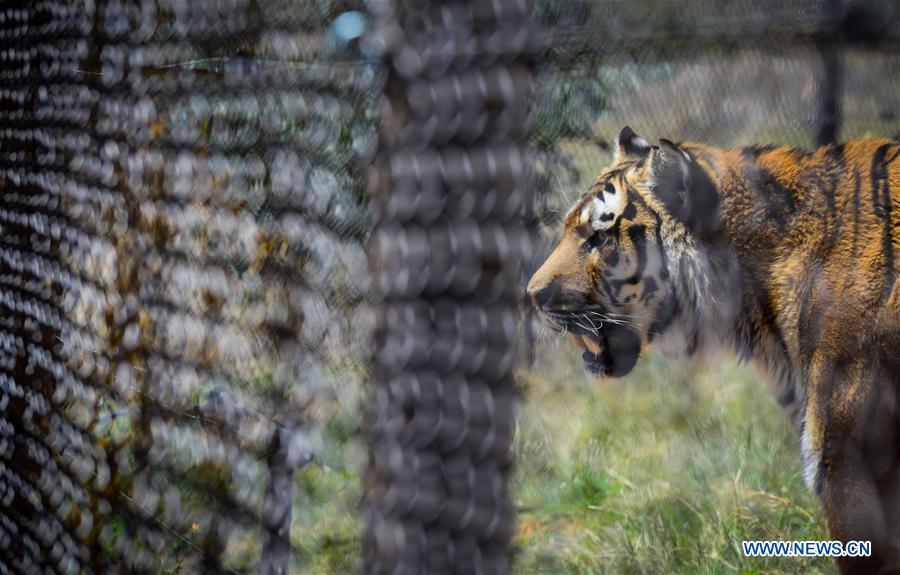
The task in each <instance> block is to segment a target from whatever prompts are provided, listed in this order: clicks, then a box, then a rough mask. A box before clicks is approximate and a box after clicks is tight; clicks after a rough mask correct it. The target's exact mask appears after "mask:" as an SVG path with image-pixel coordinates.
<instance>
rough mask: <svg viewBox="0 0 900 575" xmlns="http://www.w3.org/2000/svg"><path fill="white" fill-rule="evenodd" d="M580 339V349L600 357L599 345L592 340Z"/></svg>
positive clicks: (588, 338) (587, 338)
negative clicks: (581, 343) (581, 344)
mask: <svg viewBox="0 0 900 575" xmlns="http://www.w3.org/2000/svg"><path fill="white" fill-rule="evenodd" d="M581 339H582V342H583V343H584V345H583V346H582V347H584V348H585V349H587V350H588V351H590V352H591V353H593V354H594V355H595V356H599V355H600V344H598V343H597V342H596V341H595V340H594V339H593V338H591V337H588V336H584V337H582V338H581Z"/></svg>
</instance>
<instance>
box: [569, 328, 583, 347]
mask: <svg viewBox="0 0 900 575" xmlns="http://www.w3.org/2000/svg"><path fill="white" fill-rule="evenodd" d="M569 337H571V338H572V341H574V342H575V345H577V346H578V347H580V348H581V349H587V347H586V346H585V345H584V342H583V341H582V338H581V336H580V335H576V334H574V333H572V332H569Z"/></svg>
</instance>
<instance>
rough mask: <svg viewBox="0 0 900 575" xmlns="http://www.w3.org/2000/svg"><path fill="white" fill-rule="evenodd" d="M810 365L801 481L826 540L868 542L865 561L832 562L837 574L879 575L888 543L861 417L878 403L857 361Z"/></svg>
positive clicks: (868, 424) (869, 424)
mask: <svg viewBox="0 0 900 575" xmlns="http://www.w3.org/2000/svg"><path fill="white" fill-rule="evenodd" d="M816 359H818V360H819V361H816V360H814V361H813V370H812V377H811V378H810V381H809V386H808V388H807V389H808V394H807V407H806V417H805V422H804V437H803V442H802V444H803V450H804V459H806V465H807V481H808V482H810V484H811V485H810V487H812V488H813V491H814V492H815V493H816V494H817V495H818V496H819V499H820V501H821V502H822V507H823V510H824V511H825V516H826V518H827V521H828V529H829V532H830V534H831V538H832V539H835V540H838V541H842V542H844V543H847V542H848V541H870V542H871V546H872V555H871V556H870V557H840V558H837V559H836V561H837V564H838V568H839V569H840V572H841V573H843V574H844V575H851V574H853V575H855V574H863V573H865V574H868V573H881V572H882V570H881V569H882V567H883V566H885V561H886V560H887V559H888V555H889V553H888V540H889V537H888V533H887V525H886V522H885V514H884V512H883V503H882V497H881V495H882V494H881V493H880V492H879V489H878V483H877V478H876V477H875V476H873V469H872V465H871V461H870V458H869V457H868V454H867V451H868V445H867V440H866V435H867V434H868V433H871V432H872V431H873V427H874V426H875V425H876V424H875V423H874V422H873V421H872V419H867V417H868V418H871V417H872V415H873V413H872V409H873V402H878V401H879V399H878V397H877V394H876V392H877V387H876V386H875V385H873V384H874V383H875V382H874V381H871V380H868V378H867V377H866V376H865V374H866V373H867V372H866V367H867V366H866V362H865V361H863V360H862V358H860V359H858V360H857V361H855V362H852V363H849V362H848V363H844V364H842V365H834V364H833V363H826V362H825V361H822V360H821V358H816ZM869 365H871V364H869ZM869 369H870V368H869ZM868 373H870V374H871V371H869V372H868ZM879 419H882V418H879ZM882 425H883V420H882V421H879V422H877V427H878V428H879V429H880V427H881V426H882ZM811 466H813V467H814V468H813V469H810V467H811Z"/></svg>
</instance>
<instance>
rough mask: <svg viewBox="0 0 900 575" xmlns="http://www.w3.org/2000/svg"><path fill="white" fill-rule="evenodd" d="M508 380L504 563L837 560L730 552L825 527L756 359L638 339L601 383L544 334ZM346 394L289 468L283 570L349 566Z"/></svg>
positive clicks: (357, 535) (627, 565)
mask: <svg viewBox="0 0 900 575" xmlns="http://www.w3.org/2000/svg"><path fill="white" fill-rule="evenodd" d="M519 382H520V385H521V386H522V388H523V401H522V404H521V408H520V411H519V415H518V426H517V433H516V443H515V451H516V469H515V474H514V477H513V494H514V497H515V500H516V501H515V502H516V506H517V508H518V509H519V513H518V534H517V536H516V538H515V541H514V570H515V572H517V573H523V574H538V573H540V574H545V573H546V574H551V575H555V574H568V573H573V574H589V573H610V574H624V575H627V574H631V573H648V574H656V573H691V574H694V573H697V574H711V573H746V574H751V573H834V567H833V564H832V562H831V560H829V559H793V558H771V559H749V558H745V557H743V555H742V553H741V551H740V543H741V541H742V540H745V539H775V540H779V539H781V540H792V539H796V540H807V539H827V538H828V535H827V532H826V530H825V527H824V525H825V524H824V520H823V518H822V516H821V514H820V512H819V510H818V506H817V504H816V502H815V501H814V499H813V497H812V496H811V495H810V494H809V493H808V492H807V490H806V488H805V486H804V484H803V480H802V476H801V470H800V464H799V456H798V450H797V441H796V439H795V438H794V434H793V432H792V431H791V429H790V428H789V426H788V424H787V421H786V419H785V417H784V416H783V415H782V413H781V411H780V409H779V407H778V406H777V405H776V404H775V401H774V400H773V399H772V398H771V397H770V394H769V392H768V389H767V386H766V383H765V382H764V381H763V380H762V379H761V377H760V376H759V375H758V374H757V373H756V372H754V371H752V370H750V369H749V368H746V367H740V366H737V365H736V364H735V363H734V362H732V361H729V360H727V359H726V360H725V361H724V363H721V362H720V363H718V364H717V365H716V366H715V367H713V368H711V369H709V370H707V371H703V372H700V373H696V374H689V373H687V371H686V369H685V368H682V367H679V364H677V363H676V362H672V361H669V360H666V359H665V358H663V357H661V356H659V355H657V354H653V353H650V354H648V355H647V356H646V357H644V358H642V359H641V361H640V362H639V363H638V367H637V368H636V369H635V371H634V372H633V373H632V374H631V375H630V376H628V377H627V378H625V379H622V380H619V381H612V382H606V383H598V382H595V381H592V380H588V379H587V378H586V377H585V375H584V373H583V372H582V367H581V360H580V358H579V354H578V352H577V351H576V350H574V349H573V348H572V346H571V345H569V344H568V342H567V341H566V340H557V339H556V338H555V337H551V338H550V339H548V340H545V341H542V342H540V346H539V351H538V360H537V362H536V364H535V366H534V367H533V368H532V369H531V370H528V369H524V368H523V369H522V370H521V371H520V373H519ZM345 384H346V382H345ZM351 391H352V393H351ZM359 393H360V390H359V388H356V389H354V390H347V396H346V397H345V398H344V401H342V402H341V407H340V409H338V410H336V411H335V412H334V413H333V414H332V417H330V418H329V419H328V424H327V426H326V427H325V428H324V429H323V430H322V433H321V435H322V439H321V443H320V447H319V449H320V453H321V454H322V456H321V457H320V459H319V461H318V462H317V463H315V464H312V465H310V466H308V467H307V468H306V469H304V470H303V471H302V472H299V473H297V492H296V495H295V497H296V499H295V503H296V505H295V509H296V510H297V511H296V513H295V515H294V523H293V527H292V531H291V536H292V539H293V545H294V548H295V556H294V561H293V566H292V570H291V573H295V574H299V573H302V574H339V573H354V572H356V571H358V567H359V553H360V548H361V543H360V540H361V530H362V517H361V513H360V509H361V499H362V487H361V480H360V471H361V470H362V468H363V466H364V464H365V450H364V446H363V443H362V438H361V436H360V432H359V424H360V416H359V410H358V409H357V408H358V407H359V405H360V403H359V402H361V401H362V399H361V397H360V396H359V395H358V394H359ZM239 551H240V550H238V549H233V550H232V552H239ZM244 552H245V553H248V554H249V555H248V556H247V557H248V559H249V558H250V557H251V556H252V554H253V552H256V553H258V541H254V542H248V544H247V549H246V550H244Z"/></svg>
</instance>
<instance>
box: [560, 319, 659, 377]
mask: <svg viewBox="0 0 900 575" xmlns="http://www.w3.org/2000/svg"><path fill="white" fill-rule="evenodd" d="M569 337H570V338H571V339H572V341H574V342H575V344H576V345H577V346H578V347H579V348H581V349H582V351H583V353H582V354H581V359H582V361H584V367H585V370H587V372H588V373H589V374H591V375H592V376H594V377H622V376H624V375H627V374H628V373H629V372H630V371H631V370H632V369H633V368H634V365H635V364H636V363H637V359H638V356H639V355H640V353H641V339H640V337H638V335H637V334H636V333H635V332H634V331H632V330H630V329H628V328H626V327H623V326H618V325H608V324H607V325H604V326H603V327H602V328H601V329H598V330H596V331H588V330H585V329H583V328H581V327H578V326H575V327H572V328H571V329H570V331H569Z"/></svg>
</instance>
